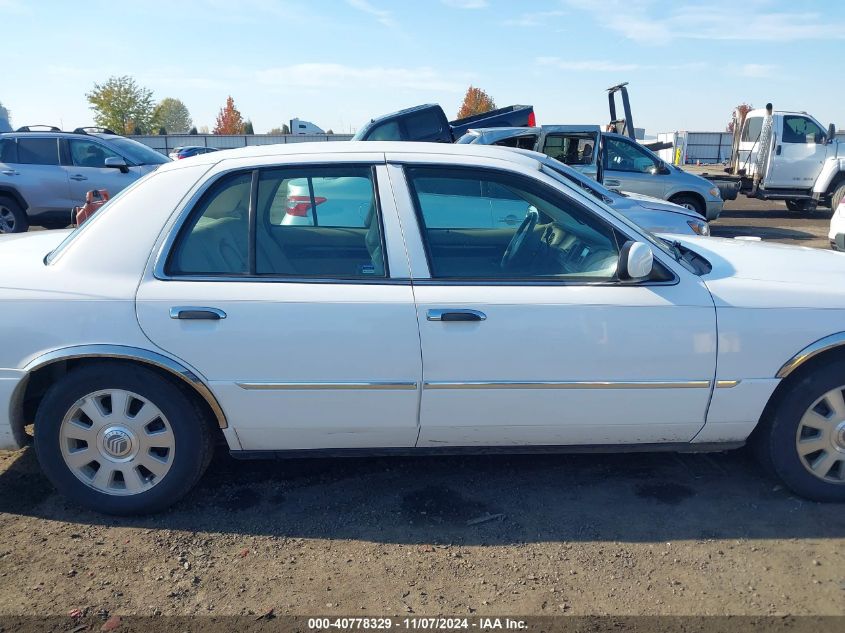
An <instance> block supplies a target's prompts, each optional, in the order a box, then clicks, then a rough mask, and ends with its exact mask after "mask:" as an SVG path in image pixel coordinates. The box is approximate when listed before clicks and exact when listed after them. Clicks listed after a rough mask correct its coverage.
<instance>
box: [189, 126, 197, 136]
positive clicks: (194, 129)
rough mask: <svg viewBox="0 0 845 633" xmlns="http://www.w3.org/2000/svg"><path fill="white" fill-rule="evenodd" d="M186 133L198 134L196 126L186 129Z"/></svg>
mask: <svg viewBox="0 0 845 633" xmlns="http://www.w3.org/2000/svg"><path fill="white" fill-rule="evenodd" d="M188 134H190V135H192V136H196V135H197V134H199V132H197V128H196V126H195V127H192V128H191V129H190V130H188Z"/></svg>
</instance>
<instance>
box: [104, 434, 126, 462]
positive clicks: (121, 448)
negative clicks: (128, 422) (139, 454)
mask: <svg viewBox="0 0 845 633" xmlns="http://www.w3.org/2000/svg"><path fill="white" fill-rule="evenodd" d="M103 446H104V447H105V449H106V451H108V452H109V453H110V454H111V455H113V456H114V457H124V456H126V455H127V454H128V453H129V450H130V449H131V448H132V441H131V439H130V438H129V435H128V434H127V433H126V431H122V430H120V429H112V430H111V431H109V432H108V433H106V435H105V437H104V438H103Z"/></svg>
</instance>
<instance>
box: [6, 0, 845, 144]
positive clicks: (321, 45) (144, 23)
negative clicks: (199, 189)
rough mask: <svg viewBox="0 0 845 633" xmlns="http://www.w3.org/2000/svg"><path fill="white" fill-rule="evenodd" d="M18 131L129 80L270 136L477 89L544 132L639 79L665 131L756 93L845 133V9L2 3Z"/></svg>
mask: <svg viewBox="0 0 845 633" xmlns="http://www.w3.org/2000/svg"><path fill="white" fill-rule="evenodd" d="M0 33H2V39H3V50H4V53H3V65H2V72H0V102H2V103H3V105H4V106H6V107H7V108H9V110H11V112H12V123H13V124H14V125H24V124H26V123H53V124H61V125H63V126H64V127H65V128H70V127H73V126H76V125H80V124H90V123H91V112H90V110H89V109H88V104H87V102H86V100H85V93H86V92H87V91H88V90H90V89H91V87H92V86H93V84H94V82H95V81H99V82H102V81H104V80H106V79H107V78H108V77H109V76H110V75H122V74H128V75H132V76H133V77H135V78H136V80H137V81H138V82H139V83H140V84H142V85H144V86H147V87H149V88H151V89H152V90H153V91H154V95H155V97H156V99H161V98H164V97H176V98H179V99H181V100H183V101H184V102H185V104H186V105H187V106H188V108H189V110H190V111H191V114H192V116H193V119H194V122H195V124H196V125H197V126H201V125H208V126H213V124H214V118H215V116H216V113H217V111H218V110H219V108H220V107H221V106H222V105H223V103H224V102H225V100H226V97H227V95H229V94H231V95H232V96H233V97H234V99H235V103H236V105H237V106H238V108H239V109H240V110H241V112H242V113H243V114H244V115H245V116H246V117H249V118H251V119H252V121H253V122H254V125H255V130H256V132H259V133H261V132H266V131H267V130H268V129H270V128H272V127H275V126H280V125H281V124H282V123H285V122H287V120H288V119H290V118H291V117H294V116H298V117H301V118H304V119H308V120H311V121H314V122H315V123H317V124H318V125H320V126H321V127H323V128H333V129H334V130H335V131H336V132H340V131H345V132H346V131H349V130H350V129H355V128H357V127H358V126H360V125H362V124H363V123H364V122H366V121H367V120H368V119H369V118H370V117H372V116H376V115H379V114H384V113H387V112H391V111H393V110H397V109H399V108H402V107H406V106H410V105H415V104H418V103H425V102H437V103H440V104H441V105H442V106H443V107H444V109H445V110H446V113H447V115H449V116H453V115H454V114H455V112H456V110H457V108H458V106H459V104H460V102H461V99H462V97H463V93H464V92H465V90H466V88H467V86H468V85H469V84H473V85H476V86H479V87H481V88H483V89H485V90H486V91H487V92H488V93H490V94H491V95H492V96H493V97H494V98H495V100H496V102H497V104H498V105H500V106H501V105H508V104H512V103H530V104H533V105H534V106H535V110H536V112H537V117H538V121H539V122H540V123H572V124H575V123H604V122H606V120H607V118H608V112H607V99H606V96H605V93H604V89H605V88H606V87H608V86H610V85H612V84H615V83H618V82H621V81H628V82H630V86H629V89H630V91H631V99H632V105H633V110H634V119H635V123H636V125H637V126H638V127H645V128H646V131H647V133H648V134H650V135H653V134H656V133H657V132H663V131H672V130H681V129H687V130H720V129H723V128H724V126H725V124H726V123H727V120H728V119H729V117H730V112H731V110H732V109H733V107H734V106H735V105H736V104H738V103H740V102H743V101H747V102H750V103H752V104H754V105H755V106H757V107H762V106H763V105H764V104H765V103H766V102H767V101H772V102H773V103H774V104H775V107H776V108H778V109H793V110H806V111H808V112H810V113H811V114H813V115H815V116H816V117H817V118H819V119H820V120H821V122H822V123H823V124H824V125H827V123H829V122H831V121H834V122H836V123H837V124H838V126H839V127H845V108H842V107H841V106H842V103H843V97H845V82H843V81H842V79H841V68H840V65H841V62H842V60H843V53H842V51H843V44H845V2H840V1H839V0H830V1H825V0H815V1H813V0H807V1H801V2H798V1H790V0H702V1H700V2H682V1H680V0H675V1H672V0H669V1H666V0H606V1H603V2H597V1H596V2H594V1H590V0H531V1H530V2H517V1H513V0H510V1H509V0H414V1H405V0H402V1H400V0H310V1H302V0H167V1H164V0H141V1H136V2H118V1H115V0H109V1H105V0H104V1H84V0H79V1H76V2H59V1H49V0H42V1H39V2H33V1H31V0H0Z"/></svg>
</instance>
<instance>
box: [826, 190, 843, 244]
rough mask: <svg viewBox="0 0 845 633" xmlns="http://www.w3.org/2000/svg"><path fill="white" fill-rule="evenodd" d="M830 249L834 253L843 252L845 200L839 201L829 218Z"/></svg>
mask: <svg viewBox="0 0 845 633" xmlns="http://www.w3.org/2000/svg"><path fill="white" fill-rule="evenodd" d="M828 238H830V247H831V248H832V249H833V250H836V251H845V198H843V199H842V200H840V201H839V206H838V207H836V209H834V211H833V215H832V216H830V231H829V232H828Z"/></svg>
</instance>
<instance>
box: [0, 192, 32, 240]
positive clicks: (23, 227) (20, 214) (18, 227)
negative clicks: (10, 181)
mask: <svg viewBox="0 0 845 633" xmlns="http://www.w3.org/2000/svg"><path fill="white" fill-rule="evenodd" d="M28 230H29V218H28V217H27V215H26V210H25V209H24V208H23V207H21V205H19V204H18V202H17V200H15V199H14V198H10V197H8V196H0V233H26V232H27V231H28Z"/></svg>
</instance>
